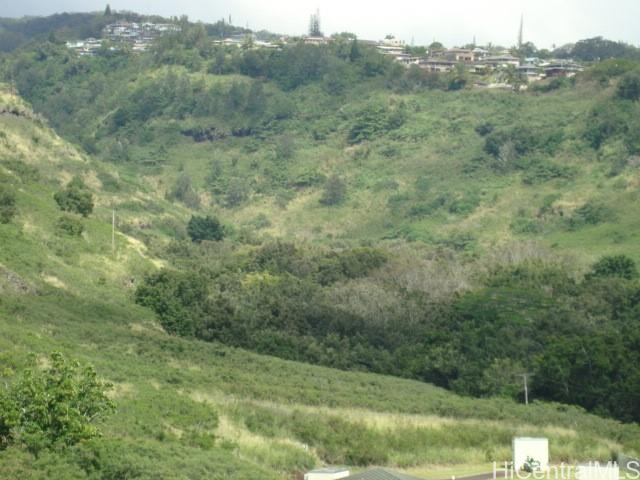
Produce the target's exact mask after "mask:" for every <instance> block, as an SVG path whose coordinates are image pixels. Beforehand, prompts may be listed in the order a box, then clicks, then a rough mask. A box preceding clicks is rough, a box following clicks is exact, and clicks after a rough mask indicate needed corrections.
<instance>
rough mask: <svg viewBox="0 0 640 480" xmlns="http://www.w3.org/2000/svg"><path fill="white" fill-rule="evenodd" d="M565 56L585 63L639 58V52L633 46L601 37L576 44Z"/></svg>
mask: <svg viewBox="0 0 640 480" xmlns="http://www.w3.org/2000/svg"><path fill="white" fill-rule="evenodd" d="M567 55H568V56H569V57H571V58H575V59H577V60H583V61H587V62H593V61H599V60H606V59H610V58H616V59H619V58H633V59H638V58H640V52H639V51H638V49H637V48H636V47H634V46H633V45H629V44H626V43H624V42H615V41H612V40H607V39H606V38H602V37H594V38H589V39H586V40H580V41H579V42H577V43H576V44H575V45H574V46H573V47H572V48H571V50H570V51H569V52H567Z"/></svg>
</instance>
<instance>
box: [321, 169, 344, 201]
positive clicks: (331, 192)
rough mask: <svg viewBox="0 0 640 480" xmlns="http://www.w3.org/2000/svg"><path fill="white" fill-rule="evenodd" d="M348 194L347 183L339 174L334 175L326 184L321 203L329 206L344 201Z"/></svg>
mask: <svg viewBox="0 0 640 480" xmlns="http://www.w3.org/2000/svg"><path fill="white" fill-rule="evenodd" d="M346 194H347V186H346V185H345V183H344V182H343V181H342V180H341V179H340V177H338V176H337V175H332V176H331V177H329V179H328V180H327V182H326V183H325V185H324V191H323V192H322V197H321V198H320V203H321V204H322V205H327V206H331V205H338V204H340V203H342V202H343V201H344V199H345V197H346Z"/></svg>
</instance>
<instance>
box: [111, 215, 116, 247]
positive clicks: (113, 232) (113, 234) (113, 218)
mask: <svg viewBox="0 0 640 480" xmlns="http://www.w3.org/2000/svg"><path fill="white" fill-rule="evenodd" d="M111 253H112V254H113V255H115V254H116V209H115V208H114V209H113V210H112V214H111Z"/></svg>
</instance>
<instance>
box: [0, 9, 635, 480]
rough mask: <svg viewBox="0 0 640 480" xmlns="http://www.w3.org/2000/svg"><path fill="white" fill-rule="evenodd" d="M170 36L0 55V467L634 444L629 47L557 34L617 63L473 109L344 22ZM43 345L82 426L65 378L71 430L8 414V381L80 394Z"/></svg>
mask: <svg viewBox="0 0 640 480" xmlns="http://www.w3.org/2000/svg"><path fill="white" fill-rule="evenodd" d="M110 15H115V14H113V13H111V14H110ZM107 16H108V15H107ZM103 17H104V16H103V14H102V13H100V14H98V15H93V16H90V18H92V19H93V20H91V21H92V22H94V23H95V24H96V25H98V26H99V25H100V24H101V22H104V21H105V20H104V18H103ZM64 18H67V19H68V21H69V22H70V23H67V25H68V30H67V34H68V35H70V37H64V38H72V37H73V35H80V33H79V32H80V31H79V30H75V27H74V26H73V22H75V21H76V20H78V19H77V18H76V17H75V16H69V17H64ZM64 18H62V19H60V18H57V17H54V18H50V19H48V20H46V19H45V20H43V19H40V20H38V21H39V22H44V24H45V25H46V24H47V22H58V21H60V22H62V25H65V20H64ZM30 22H32V21H31V20H21V21H17V24H19V25H20V27H19V28H22V29H27V28H33V29H35V30H34V32H35V31H36V30H37V29H38V28H41V27H37V28H36V26H29V27H27V26H28V25H35V24H32V23H30ZM33 22H35V19H34V20H33ZM181 22H182V25H183V31H182V32H181V33H180V34H173V35H167V36H166V37H163V38H162V39H161V40H160V41H158V42H157V43H156V45H155V46H154V48H153V49H152V50H151V51H149V52H147V53H144V54H132V53H130V52H128V51H127V50H126V49H124V50H121V51H117V50H115V51H114V50H107V49H105V50H103V51H101V52H100V54H99V55H98V56H96V57H82V58H80V57H77V56H76V55H75V54H74V53H72V52H70V51H68V50H67V49H66V48H65V47H64V45H61V44H60V41H59V38H60V36H61V35H62V34H63V32H61V31H60V29H61V28H63V27H60V28H58V27H47V28H45V27H42V32H40V33H38V34H37V35H36V34H34V35H35V36H32V35H31V34H29V35H30V37H29V38H34V39H36V40H34V41H33V42H32V43H30V44H23V42H22V41H21V42H20V45H21V46H19V47H18V48H15V49H14V48H11V49H7V50H12V52H11V53H10V54H6V55H4V56H3V57H2V62H1V63H0V73H1V74H2V76H3V78H4V80H5V81H6V82H7V83H9V84H10V85H11V87H10V88H4V87H2V88H1V89H0V98H1V100H2V104H1V105H0V106H1V107H2V108H1V109H0V111H1V112H2V113H1V114H0V125H1V126H2V129H0V241H1V242H2V246H3V248H2V250H0V321H1V322H2V323H1V324H0V325H1V326H2V330H3V333H6V335H3V336H1V337H0V347H2V349H3V350H2V354H1V355H2V357H1V359H2V361H3V362H4V363H6V364H7V366H8V367H9V368H8V370H7V372H4V371H3V372H0V373H1V374H2V375H3V377H5V378H4V380H5V381H4V382H3V388H5V386H6V390H3V391H2V392H3V393H2V394H1V395H0V397H1V400H0V402H4V403H3V405H8V407H7V408H5V409H4V410H5V411H6V412H9V413H10V415H8V416H7V415H5V416H2V417H1V418H0V442H2V445H1V446H0V449H3V451H0V465H1V466H2V467H3V468H4V470H3V471H8V472H11V473H10V475H12V476H14V477H25V478H28V476H29V475H32V476H34V475H35V478H40V477H47V476H48V477H50V478H51V477H57V478H86V477H89V478H159V477H163V476H170V477H172V478H173V477H176V475H180V474H181V475H183V476H184V478H204V477H207V478H211V477H212V476H213V478H238V479H242V478H276V477H282V476H287V477H291V478H293V477H294V476H295V475H296V474H298V473H300V472H302V471H304V470H306V469H308V468H310V467H311V466H313V465H315V464H319V463H347V464H353V465H359V466H365V465H369V464H383V465H391V466H396V467H402V468H413V469H415V470H416V471H418V472H423V473H424V468H425V466H426V465H428V464H433V463H436V464H467V465H469V464H473V465H475V466H478V465H481V464H483V463H485V462H488V461H491V460H493V459H499V460H501V459H503V457H504V458H507V457H508V455H509V445H510V438H511V436H512V435H513V434H515V433H519V434H527V435H529V434H541V435H546V436H549V437H550V438H551V440H552V456H553V458H554V459H557V460H568V461H572V460H587V459H592V458H599V459H607V458H608V457H609V456H610V455H611V451H612V450H614V451H624V452H625V453H628V454H634V453H637V451H638V450H639V449H640V440H639V438H640V434H639V433H638V427H637V425H633V424H629V425H624V424H622V423H619V421H618V420H620V421H626V422H638V420H640V410H638V408H639V407H638V402H637V399H638V396H639V395H640V377H639V376H638V374H637V368H636V367H637V365H638V363H639V361H640V358H639V357H638V355H639V354H638V351H639V350H638V345H640V337H639V334H638V331H640V329H639V328H638V327H640V325H639V324H638V322H639V318H640V315H639V313H640V305H639V304H640V280H639V279H638V269H637V267H636V265H637V262H638V261H640V249H639V248H638V245H639V244H638V242H637V235H638V231H639V230H638V229H639V227H640V225H639V224H638V218H640V208H639V206H638V205H640V204H638V202H637V200H638V193H637V186H638V185H640V177H639V173H638V166H639V165H640V163H639V162H638V154H639V152H640V141H639V140H638V138H637V135H638V131H640V129H639V128H637V127H638V125H637V118H640V117H638V113H639V112H638V108H639V106H638V105H639V103H638V101H639V99H640V81H639V78H640V76H639V75H640V74H639V73H638V72H640V66H639V65H638V63H636V62H635V61H634V58H635V57H634V55H632V54H631V53H629V52H632V50H633V49H632V48H631V47H628V49H627V50H625V52H624V53H619V52H618V53H616V52H617V51H614V50H615V49H614V50H611V51H614V53H611V54H605V53H598V52H601V51H602V52H608V51H610V49H611V48H613V47H616V45H612V44H611V43H610V42H606V41H600V40H598V41H595V40H589V41H585V42H579V43H578V44H576V45H575V47H572V48H574V50H576V51H578V50H579V49H583V50H584V51H585V53H584V56H585V58H586V56H587V55H592V56H593V55H596V56H597V58H605V57H609V56H611V57H616V58H614V59H612V60H607V61H602V62H599V63H596V64H594V65H593V66H591V67H590V68H589V69H588V70H587V71H586V72H585V73H584V74H582V75H580V76H578V77H577V78H574V79H557V80H550V81H545V82H542V83H540V84H537V85H535V86H531V88H529V89H528V91H523V92H520V93H515V92H493V91H482V90H479V89H474V88H472V85H473V83H474V77H472V76H470V75H469V74H468V73H466V72H464V71H463V70H462V69H458V70H456V71H454V72H452V73H450V74H447V75H435V74H426V73H424V72H422V71H420V70H419V69H417V68H411V69H405V68H403V67H399V66H398V65H395V64H393V63H392V62H390V61H388V60H387V59H385V58H383V57H381V56H379V55H378V54H376V53H375V51H373V50H372V49H370V48H369V47H368V46H366V45H364V44H363V43H360V42H358V41H357V40H355V39H354V38H353V36H351V35H349V34H342V35H337V36H335V37H334V41H333V42H332V43H331V44H330V45H326V46H321V47H318V46H313V45H304V44H303V43H299V44H294V45H290V46H287V47H284V48H282V49H280V50H273V51H271V50H255V49H252V48H250V45H246V46H245V47H246V48H235V47H234V48H228V47H222V46H219V45H215V44H213V43H212V42H211V37H217V36H219V33H220V32H217V31H216V30H215V28H214V26H210V25H194V24H189V23H188V22H187V21H186V19H182V20H181ZM36 23H37V22H36ZM80 23H82V21H80ZM3 25H4V24H3ZM224 25H225V24H220V25H219V27H220V28H223V27H224ZM15 28H18V27H15ZM92 28H94V27H92ZM96 28H97V27H96ZM52 29H53V30H55V31H56V34H55V35H53V36H49V35H48V34H47V35H46V36H45V33H46V32H50V31H51V30H52ZM5 30H6V28H5ZM37 31H39V30H37ZM25 32H26V30H25ZM69 32H75V33H69ZM216 32H217V33H216ZM223 33H224V32H223ZM25 35H26V33H25ZM618 47H620V45H618ZM616 48H617V47H616ZM625 48H626V47H625ZM598 49H600V50H598ZM592 50H593V51H592ZM594 52H595V53H594ZM632 53H633V52H632ZM576 55H577V54H576ZM594 58H595V57H594ZM590 60H591V59H590ZM481 79H482V80H483V81H491V80H496V79H494V78H484V77H481ZM13 88H15V89H16V90H17V93H19V95H21V96H22V97H24V98H25V99H26V100H28V102H30V104H31V106H32V107H33V109H34V110H35V112H34V111H32V108H31V106H30V105H27V104H26V103H25V102H23V101H22V100H20V99H19V98H18V97H17V96H16V94H15V93H16V92H14V91H13ZM49 126H50V127H51V128H50V127H49ZM54 132H55V133H54ZM57 134H60V135H61V136H62V137H63V138H60V137H58V136H57ZM114 210H115V211H116V218H117V221H116V228H117V231H116V232H115V236H114V237H112V230H111V228H112V214H113V211H114ZM203 341H204V342H203ZM52 350H59V351H63V352H65V353H66V354H69V355H70V356H72V357H73V358H80V359H81V360H83V362H82V363H85V362H84V360H91V361H92V362H93V363H95V364H96V368H97V371H98V373H99V374H100V375H104V376H105V377H106V378H109V379H110V381H111V382H110V383H113V384H114V388H113V389H112V390H110V391H109V392H108V395H109V398H110V399H111V400H112V401H113V403H115V404H116V406H117V407H118V408H117V413H116V414H115V415H111V416H108V417H106V418H105V421H104V425H103V428H102V430H103V433H104V436H103V437H98V436H97V435H94V434H95V433H96V432H97V431H96V430H94V425H93V424H86V423H83V422H82V421H81V420H82V418H83V416H84V418H86V415H84V413H81V412H86V411H87V410H86V409H84V407H83V405H82V404H81V403H79V402H77V401H76V400H77V399H75V398H74V397H73V395H71V396H69V395H67V394H68V393H69V390H65V391H64V392H63V393H64V394H65V395H67V396H65V395H62V397H64V398H63V399H64V402H66V403H71V404H74V405H75V406H76V407H78V408H77V409H76V410H75V412H76V413H79V416H77V415H76V416H71V417H69V418H65V419H64V421H67V420H70V421H72V423H73V425H71V427H73V428H67V426H64V425H63V427H64V428H62V427H60V428H58V427H55V429H53V430H52V428H49V427H51V425H44V424H43V423H42V422H41V421H40V420H41V418H40V417H38V416H37V415H32V416H23V417H22V418H20V415H19V414H18V413H17V412H19V411H23V412H24V411H29V409H30V408H31V407H33V408H34V410H35V411H39V410H38V409H40V410H41V405H40V404H39V403H37V401H36V402H35V403H33V404H30V403H28V401H31V400H34V399H35V400H37V399H38V398H39V397H37V396H32V397H29V398H28V396H25V395H22V394H21V392H22V393H24V389H22V387H20V386H21V385H22V386H24V385H27V384H28V385H32V386H34V388H35V387H38V388H40V390H42V391H43V392H44V393H43V395H44V394H45V393H46V389H45V384H46V385H48V386H51V388H53V386H55V385H56V384H58V385H59V384H60V382H58V381H57V380H56V381H54V382H48V383H47V381H46V380H45V379H46V378H47V377H46V376H47V375H49V376H51V375H53V376H54V377H55V371H52V370H51V369H47V368H46V367H47V365H48V364H49V363H50V362H54V363H55V362H58V361H60V362H62V363H61V365H62V366H61V369H62V371H67V372H70V373H69V375H68V377H69V378H73V379H74V380H73V382H77V383H79V384H85V383H83V382H85V381H88V380H86V379H87V378H89V379H96V378H97V377H95V376H94V374H93V373H92V372H91V371H90V370H87V372H90V373H86V375H87V377H84V379H83V377H82V375H81V373H80V372H79V371H78V370H77V369H76V367H75V366H73V365H72V364H69V363H64V362H63V361H62V360H60V358H61V357H55V359H57V360H55V359H54V360H55V361H54V360H49V361H48V360H47V359H46V358H47V357H46V356H43V355H46V354H48V353H49V352H51V351H52ZM246 350H252V351H255V352H257V353H259V354H268V355H272V356H276V357H281V358H283V359H286V360H294V361H296V362H301V363H293V362H289V361H283V360H278V359H274V358H268V357H265V356H258V355H254V354H252V353H248V352H247V351H246ZM30 351H35V352H37V353H38V354H40V357H39V364H40V365H41V367H42V366H44V367H45V368H44V370H43V371H42V373H39V372H40V370H39V369H37V368H36V369H33V365H32V362H31V361H30V360H28V359H29V356H28V352H30ZM305 363H307V364H309V363H312V364H318V365H323V366H328V367H332V368H335V369H341V370H348V371H349V372H339V371H338V370H329V369H325V368H321V367H317V366H311V365H305ZM63 364H64V365H63ZM28 366H31V367H32V369H31V370H29V369H27V370H26V371H27V373H25V374H22V373H20V372H24V371H25V368H27V367H28ZM54 370H55V369H54ZM367 372H374V373H383V374H387V375H391V376H395V377H404V378H405V379H399V378H391V377H383V376H376V375H371V374H370V373H367ZM525 372H526V373H530V374H532V376H531V380H530V382H531V383H530V388H531V391H530V395H531V398H532V399H534V400H535V402H534V404H533V405H531V406H530V408H529V409H527V408H525V407H524V406H520V405H517V404H518V403H519V402H521V400H522V386H521V382H522V377H521V376H520V375H521V374H523V373H525ZM5 374H6V375H5ZM15 374H17V375H24V377H19V376H18V377H16V375H15ZM30 375H32V377H30ZM18 378H23V379H22V380H18ZM55 378H58V377H55ZM29 379H31V380H29ZM415 380H418V381H417V382H416V381H415ZM91 381H93V380H91ZM95 381H96V383H95V384H94V383H91V382H89V383H91V385H94V386H98V387H99V388H96V389H93V392H94V393H95V395H94V396H93V398H94V400H96V402H97V403H96V404H97V405H98V408H99V410H100V413H107V412H108V411H109V410H110V409H111V408H110V407H111V400H110V401H109V402H107V401H106V400H105V398H104V397H103V396H102V393H101V392H103V391H104V390H105V389H104V387H105V384H104V383H103V382H102V381H98V380H95ZM29 382H31V383H29ZM56 382H57V383H56ZM73 382H72V383H73ZM425 382H428V383H432V384H435V385H436V386H438V387H445V388H446V389H448V390H450V391H453V392H454V393H451V392H447V391H445V390H442V389H440V388H437V387H434V386H431V385H428V384H427V383H425ZM63 383H64V382H63ZM25 388H26V387H25ZM47 388H49V387H47ZM43 389H45V390H43ZM71 390H72V391H73V389H71ZM41 393H42V392H41ZM457 394H462V395H463V396H457ZM470 397H486V398H480V399H473V398H470ZM544 401H547V402H559V403H545V402H544ZM564 404H574V405H577V406H566V405H564ZM585 410H587V411H590V412H593V413H595V414H597V415H601V416H604V417H614V418H616V419H618V420H611V419H603V418H598V417H596V416H593V415H590V414H587V413H585ZM412 414H413V415H412ZM89 416H92V415H91V414H89ZM433 416H437V417H446V419H444V418H443V419H436V420H434V419H433ZM496 419H499V420H501V423H500V424H497V423H495V422H492V421H493V420H496ZM440 421H441V422H451V423H450V426H449V428H447V429H444V430H443V429H440V428H439V426H440V424H437V425H436V424H434V422H436V423H437V422H440ZM60 425H61V424H60ZM56 429H57V430H56ZM61 429H64V430H65V432H68V433H69V435H70V437H69V439H68V441H67V440H63V441H62V442H61V443H60V442H58V439H59V438H63V437H61V436H60V435H59V433H60V430H61ZM54 430H55V431H54ZM24 432H27V433H29V432H30V433H34V436H30V433H29V435H23V433H24ZM52 432H53V433H52ZM90 437H91V438H90ZM32 440H33V441H32ZM76 440H78V441H76ZM62 444H64V448H62V447H61V445H62ZM305 445H306V446H307V447H308V448H305ZM425 445H426V446H427V447H424V446H425ZM116 458H117V459H118V461H117V462H116V461H115V460H114V459H116ZM186 459H188V460H186ZM479 468H486V467H482V466H481V467H479ZM34 472H37V474H34ZM176 472H180V473H179V474H177V473H176ZM212 472H214V473H212ZM37 475H40V477H38V476H37ZM216 475H217V477H216Z"/></svg>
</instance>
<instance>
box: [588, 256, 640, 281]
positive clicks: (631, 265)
mask: <svg viewBox="0 0 640 480" xmlns="http://www.w3.org/2000/svg"><path fill="white" fill-rule="evenodd" d="M600 277H619V278H624V279H626V280H632V279H634V278H637V277H638V269H637V268H636V262H634V261H633V259H631V258H629V257H627V256H626V255H610V256H605V257H602V258H601V259H600V260H598V261H597V262H596V263H595V264H594V265H593V266H592V267H591V271H590V272H589V274H588V275H587V278H600Z"/></svg>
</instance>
